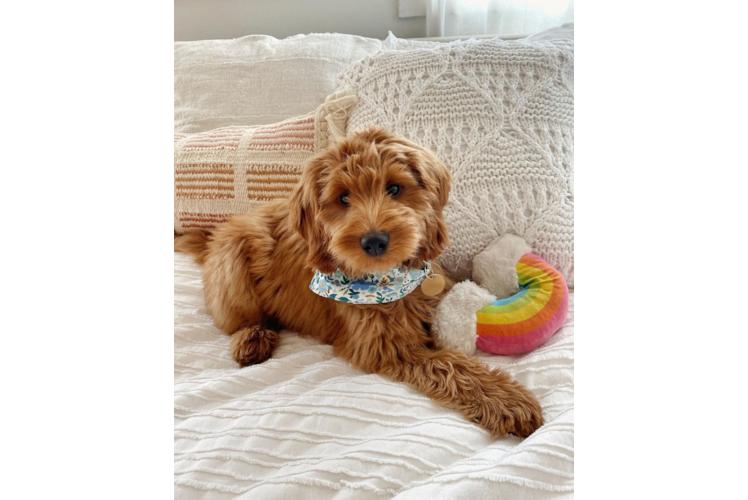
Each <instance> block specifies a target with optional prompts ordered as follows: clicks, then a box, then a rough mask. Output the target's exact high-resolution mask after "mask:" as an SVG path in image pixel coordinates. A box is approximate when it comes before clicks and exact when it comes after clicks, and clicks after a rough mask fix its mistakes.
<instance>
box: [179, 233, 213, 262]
mask: <svg viewBox="0 0 748 500" xmlns="http://www.w3.org/2000/svg"><path fill="white" fill-rule="evenodd" d="M209 239H210V233H209V232H207V231H200V230H195V229H191V230H189V231H187V232H185V233H184V234H177V233H174V251H175V252H182V253H186V254H188V255H192V257H194V259H195V262H197V263H198V264H202V263H204V262H205V257H206V254H207V252H208V240H209Z"/></svg>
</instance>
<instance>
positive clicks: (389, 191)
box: [387, 184, 400, 198]
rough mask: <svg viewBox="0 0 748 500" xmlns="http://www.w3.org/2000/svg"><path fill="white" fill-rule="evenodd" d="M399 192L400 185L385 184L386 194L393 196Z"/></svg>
mask: <svg viewBox="0 0 748 500" xmlns="http://www.w3.org/2000/svg"><path fill="white" fill-rule="evenodd" d="M399 192H400V186H398V185H397V184H390V185H389V186H387V194H388V195H390V196H392V197H393V198H394V197H395V196H397V195H398V193H399Z"/></svg>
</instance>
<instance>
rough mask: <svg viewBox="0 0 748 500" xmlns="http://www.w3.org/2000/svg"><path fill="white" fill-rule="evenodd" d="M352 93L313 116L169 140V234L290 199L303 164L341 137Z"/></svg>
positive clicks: (337, 95)
mask: <svg viewBox="0 0 748 500" xmlns="http://www.w3.org/2000/svg"><path fill="white" fill-rule="evenodd" d="M355 103H356V96H355V94H354V93H353V91H352V90H351V89H342V90H341V91H339V92H336V93H335V94H333V95H331V96H329V97H328V98H327V100H326V101H325V103H324V104H323V105H321V106H320V107H319V108H317V110H316V111H314V112H313V113H308V114H306V115H303V116H299V117H296V118H290V119H288V120H284V121H282V122H279V123H274V124H272V125H263V126H258V127H224V128H219V129H216V130H211V131H209V132H203V133H199V134H175V135H174V230H175V231H176V232H177V233H181V232H184V230H185V229H191V228H199V229H212V228H213V227H215V226H216V225H217V224H220V223H222V222H225V221H226V220H227V219H228V218H229V217H230V216H231V215H236V214H244V213H248V212H250V211H252V210H254V209H256V208H257V207H259V206H262V205H264V204H265V203H267V202H268V201H270V200H274V199H276V198H285V197H288V196H289V195H290V194H291V191H292V190H293V188H294V186H295V185H296V183H297V182H298V180H299V177H300V176H301V171H302V169H303V167H304V163H305V162H306V160H307V159H309V158H311V157H312V156H314V155H316V154H317V153H318V152H320V151H321V150H323V149H324V148H326V147H327V146H328V145H329V144H330V143H332V142H334V141H335V139H336V138H338V137H341V136H343V135H344V133H345V125H346V121H347V119H348V115H349V112H350V111H351V110H352V109H353V106H354V105H355Z"/></svg>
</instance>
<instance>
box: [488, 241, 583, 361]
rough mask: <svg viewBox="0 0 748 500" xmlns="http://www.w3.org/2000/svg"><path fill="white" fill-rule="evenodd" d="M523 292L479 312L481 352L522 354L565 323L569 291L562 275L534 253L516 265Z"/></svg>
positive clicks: (544, 339) (540, 342) (524, 257)
mask: <svg viewBox="0 0 748 500" xmlns="http://www.w3.org/2000/svg"><path fill="white" fill-rule="evenodd" d="M517 278H518V279H519V286H520V291H519V292H517V293H516V294H514V295H512V296H511V297H509V298H507V299H502V300H497V301H496V302H493V303H491V304H489V305H487V306H486V307H484V308H483V309H481V310H480V311H478V327H477V334H478V340H477V341H476V345H477V346H478V348H479V349H481V350H482V351H486V352H490V353H492V354H520V353H523V352H527V351H531V350H532V349H535V348H536V347H538V346H539V345H540V344H542V343H543V342H545V341H546V340H548V339H549V338H550V337H551V335H553V334H554V333H556V332H557V331H558V330H559V328H561V326H562V325H563V324H564V320H566V313H567V311H568V309H569V288H568V287H567V286H566V281H565V280H564V277H563V276H561V273H559V272H558V271H556V270H555V269H553V268H552V267H551V266H550V265H549V264H548V263H547V262H546V261H544V260H543V259H541V258H540V257H538V256H537V255H535V254H532V253H528V254H526V255H524V256H523V257H522V258H521V259H520V260H519V262H517Z"/></svg>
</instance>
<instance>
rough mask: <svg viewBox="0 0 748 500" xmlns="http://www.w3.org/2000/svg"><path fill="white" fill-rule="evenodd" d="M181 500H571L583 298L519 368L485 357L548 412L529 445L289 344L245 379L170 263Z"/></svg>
mask: <svg viewBox="0 0 748 500" xmlns="http://www.w3.org/2000/svg"><path fill="white" fill-rule="evenodd" d="M174 260H175V274H174V287H175V291H174V300H175V304H174V314H175V318H174V321H175V326H174V384H175V386H174V417H175V422H174V459H175V462H174V474H175V476H174V480H175V496H176V497H177V498H231V497H235V496H242V497H244V498H262V499H274V498H283V499H293V500H296V499H327V498H344V499H348V498H351V499H367V498H392V497H395V498H398V499H400V498H403V499H406V498H407V499H420V498H428V499H430V500H435V499H441V498H444V499H463V498H464V499H488V498H517V499H518V498H523V499H525V498H529V499H534V498H570V497H571V496H572V494H573V473H574V373H573V370H574V327H573V314H574V294H573V293H571V294H570V297H569V299H570V307H569V318H568V320H567V323H566V326H565V327H564V328H563V329H562V330H561V331H559V332H558V333H557V334H556V335H555V336H554V337H552V338H551V340H549V341H548V342H547V343H546V344H545V345H543V346H541V347H540V348H538V349H537V350H535V351H533V352H532V353H530V354H527V355H524V356H512V357H503V356H489V355H485V357H484V358H483V359H484V360H485V362H486V363H488V364H490V365H493V366H498V367H501V368H502V369H504V370H506V371H508V372H509V373H511V374H512V375H513V376H514V377H515V378H516V379H517V380H519V381H520V382H522V383H523V384H524V385H525V386H527V387H528V388H530V389H531V390H532V391H533V392H534V393H535V394H536V396H537V397H538V399H539V400H540V403H541V405H542V406H543V411H544V414H545V419H546V425H545V426H543V427H542V428H541V429H539V430H538V431H537V432H536V433H535V434H533V435H532V436H530V437H529V438H528V439H525V440H521V439H518V438H515V437H506V438H503V439H499V440H492V439H491V438H490V437H489V435H488V433H487V432H485V431H484V430H482V429H480V428H479V427H477V426H475V425H473V424H470V423H469V422H467V421H466V420H464V419H463V418H462V417H461V416H460V415H459V414H458V413H456V412H454V411H451V410H448V409H445V408H443V407H441V406H439V405H438V404H436V403H434V402H432V401H431V400H429V399H428V398H426V397H424V396H422V395H420V394H419V393H417V392H415V391H414V390H412V389H410V388H409V387H407V386H405V385H402V384H397V383H393V382H390V381H388V380H385V379H383V378H382V377H379V376H377V375H370V374H366V373H363V372H361V371H358V370H356V369H354V368H352V367H351V366H350V365H349V364H348V363H346V362H345V361H343V360H341V359H338V358H334V357H332V355H331V354H332V348H331V347H330V346H326V345H321V344H319V343H317V342H316V341H314V340H312V339H308V338H301V337H299V336H298V335H296V334H294V333H288V332H284V333H283V334H282V340H281V344H280V346H279V347H278V349H277V350H276V351H275V353H274V354H273V358H272V359H270V360H268V361H266V362H265V363H262V364H260V365H257V366H252V367H248V368H243V369H239V368H238V367H237V365H236V363H235V362H234V361H233V360H232V359H231V357H230V354H229V348H228V346H229V337H228V336H226V335H224V334H222V333H221V332H220V331H219V330H218V329H217V328H216V327H215V326H214V325H213V322H212V319H211V317H210V316H209V315H208V313H207V312H206V310H205V305H204V302H203V294H202V279H201V272H200V268H199V266H197V265H196V264H193V263H192V261H191V260H190V258H189V257H187V256H185V255H182V254H175V256H174Z"/></svg>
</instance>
